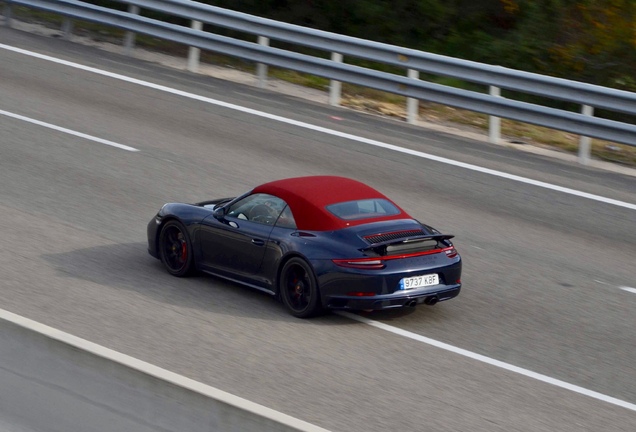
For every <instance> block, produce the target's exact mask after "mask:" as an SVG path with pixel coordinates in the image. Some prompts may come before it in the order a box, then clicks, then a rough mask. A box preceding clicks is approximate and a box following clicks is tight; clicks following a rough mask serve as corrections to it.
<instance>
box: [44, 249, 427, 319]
mask: <svg viewBox="0 0 636 432" xmlns="http://www.w3.org/2000/svg"><path fill="white" fill-rule="evenodd" d="M43 258H44V260H45V261H47V262H48V263H50V265H51V266H52V267H53V268H54V269H56V270H57V272H58V273H59V275H60V276H62V277H72V278H77V279H81V280H85V281H89V282H91V283H95V284H98V285H103V286H105V287H111V288H115V289H121V290H127V291H131V292H134V293H136V294H139V295H141V296H145V297H148V298H151V299H153V300H155V301H159V302H162V303H166V304H172V305H175V306H178V307H185V308H190V309H195V310H203V311H206V312H209V313H212V314H230V315H232V316H245V317H250V318H258V319H267V320H284V321H294V322H297V323H298V324H303V323H309V322H311V323H313V324H316V323H320V324H324V325H345V324H348V325H351V324H359V323H357V322H355V321H353V320H350V319H347V318H345V317H342V316H339V315H337V314H333V313H326V314H325V315H323V316H319V317H315V318H312V319H311V320H301V319H298V318H294V317H292V316H291V315H289V314H288V313H287V311H286V310H285V308H284V307H283V305H282V304H281V303H280V302H278V301H277V300H276V299H275V298H273V297H272V296H270V295H268V294H266V293H263V292H260V291H258V290H255V289H252V288H249V287H245V286H243V285H240V284H237V283H233V282H229V281H226V280H224V279H221V278H217V277H214V276H211V275H206V274H196V275H194V276H191V277H187V278H177V277H174V276H171V275H169V274H168V273H167V272H166V271H165V269H164V268H163V265H162V264H161V262H160V261H159V260H157V259H155V258H153V257H151V256H150V255H149V254H148V252H147V250H146V243H142V242H139V243H120V244H110V245H103V246H95V247H90V248H85V249H77V250H73V251H70V252H64V253H56V254H45V255H43ZM415 311H416V309H415V308H413V309H412V308H407V309H400V310H389V311H381V312H359V315H360V316H363V317H366V318H369V319H376V320H381V321H391V320H393V319H400V318H405V317H406V316H409V315H412V314H414V313H415Z"/></svg>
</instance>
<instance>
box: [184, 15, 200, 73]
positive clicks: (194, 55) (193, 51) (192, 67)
mask: <svg viewBox="0 0 636 432" xmlns="http://www.w3.org/2000/svg"><path fill="white" fill-rule="evenodd" d="M190 28H191V29H193V30H197V31H200V30H201V29H202V28H203V23H202V22H201V21H196V20H192V23H191V24H190ZM200 58H201V50H200V49H199V48H196V47H190V48H188V70H189V71H190V72H194V73H196V72H197V71H198V70H199V59H200Z"/></svg>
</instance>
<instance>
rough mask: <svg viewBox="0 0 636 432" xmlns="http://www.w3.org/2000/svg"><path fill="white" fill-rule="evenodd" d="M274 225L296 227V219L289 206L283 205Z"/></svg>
mask: <svg viewBox="0 0 636 432" xmlns="http://www.w3.org/2000/svg"><path fill="white" fill-rule="evenodd" d="M276 226H277V227H280V228H290V229H296V221H295V220H294V215H293V214H292V211H291V209H290V208H289V206H285V209H283V211H282V213H281V214H280V216H279V217H278V220H277V221H276Z"/></svg>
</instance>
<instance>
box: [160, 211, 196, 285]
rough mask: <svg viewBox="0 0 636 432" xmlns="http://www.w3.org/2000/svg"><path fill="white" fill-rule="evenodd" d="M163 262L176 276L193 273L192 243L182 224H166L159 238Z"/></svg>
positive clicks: (174, 221)
mask: <svg viewBox="0 0 636 432" xmlns="http://www.w3.org/2000/svg"><path fill="white" fill-rule="evenodd" d="M159 252H160V256H161V262H163V265H164V266H165V267H166V270H168V273H170V274H171V275H174V276H178V277H182V276H187V275H189V274H190V273H192V268H193V265H192V243H191V242H190V237H189V236H188V232H187V231H186V228H185V227H184V226H183V224H182V223H181V222H178V221H176V220H172V221H169V222H166V224H165V225H164V226H163V228H162V229H161V234H160V236H159Z"/></svg>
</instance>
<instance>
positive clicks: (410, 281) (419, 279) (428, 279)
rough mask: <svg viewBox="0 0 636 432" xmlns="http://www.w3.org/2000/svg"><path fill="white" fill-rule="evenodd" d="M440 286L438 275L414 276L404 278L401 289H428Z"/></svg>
mask: <svg viewBox="0 0 636 432" xmlns="http://www.w3.org/2000/svg"><path fill="white" fill-rule="evenodd" d="M437 284H439V276H438V275H437V273H433V274H427V275H423V276H413V277H408V278H404V279H402V280H401V281H400V289H401V290H408V289H413V288H420V287H426V286H431V285H437Z"/></svg>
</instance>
